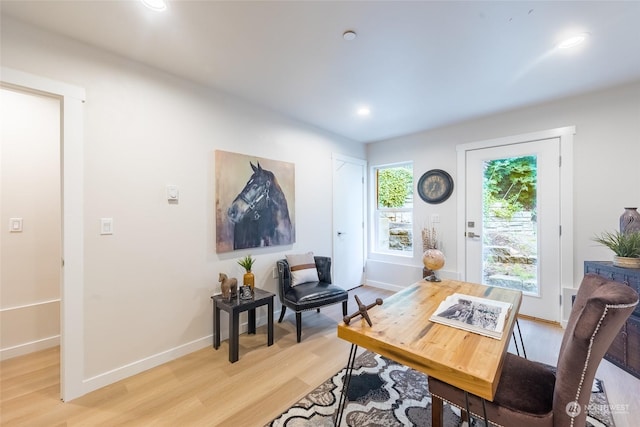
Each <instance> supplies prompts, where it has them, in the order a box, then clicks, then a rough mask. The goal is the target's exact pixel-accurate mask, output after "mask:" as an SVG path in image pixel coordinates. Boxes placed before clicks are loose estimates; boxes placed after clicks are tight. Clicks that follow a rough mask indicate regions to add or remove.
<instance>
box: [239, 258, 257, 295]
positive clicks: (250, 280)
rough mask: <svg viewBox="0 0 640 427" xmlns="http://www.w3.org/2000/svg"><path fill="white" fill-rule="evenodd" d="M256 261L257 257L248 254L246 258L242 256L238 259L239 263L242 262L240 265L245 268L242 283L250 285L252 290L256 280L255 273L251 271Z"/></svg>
mask: <svg viewBox="0 0 640 427" xmlns="http://www.w3.org/2000/svg"><path fill="white" fill-rule="evenodd" d="M255 262H256V260H255V258H251V255H247V256H245V257H244V258H240V259H239V260H238V264H240V266H241V267H242V268H244V270H245V273H244V276H243V277H242V283H243V284H244V286H250V287H251V291H253V287H254V286H255V280H256V278H255V276H254V274H253V273H252V272H251V268H252V267H253V264H254V263H255Z"/></svg>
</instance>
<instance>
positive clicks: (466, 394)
mask: <svg viewBox="0 0 640 427" xmlns="http://www.w3.org/2000/svg"><path fill="white" fill-rule="evenodd" d="M477 397H478V399H480V400H481V401H482V415H483V416H484V425H485V426H487V427H488V426H489V419H488V418H487V405H486V402H485V400H484V397H479V396H477ZM464 404H465V411H467V420H468V423H469V425H471V418H472V417H471V411H469V392H468V391H466V390H465V392H464Z"/></svg>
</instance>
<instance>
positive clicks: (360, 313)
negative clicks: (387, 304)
mask: <svg viewBox="0 0 640 427" xmlns="http://www.w3.org/2000/svg"><path fill="white" fill-rule="evenodd" d="M354 296H355V298H356V302H357V303H358V311H357V312H355V313H353V314H352V315H351V316H344V318H343V319H342V320H343V321H344V324H345V325H348V324H349V322H351V320H352V319H353V318H354V317H357V316H362V318H363V319H364V320H366V321H367V323H368V324H369V326H372V325H373V324H372V323H371V318H369V313H368V312H367V310H369V309H371V308H373V307H375V306H376V305H382V298H376V302H374V303H373V304H369V305H368V306H367V305H364V304H363V303H362V301H360V298H358V295H354Z"/></svg>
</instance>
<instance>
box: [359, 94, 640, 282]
mask: <svg viewBox="0 0 640 427" xmlns="http://www.w3.org/2000/svg"><path fill="white" fill-rule="evenodd" d="M565 126H575V127H576V134H575V138H574V159H573V161H574V177H573V178H574V194H573V206H574V218H573V223H572V224H563V227H567V226H569V227H573V230H574V260H573V266H572V267H573V272H574V281H576V282H577V283H575V285H576V286H577V284H578V283H579V281H580V280H581V278H582V276H583V263H584V261H585V260H611V258H612V255H613V254H612V253H611V252H609V251H608V250H607V249H605V248H603V247H601V246H598V245H597V244H595V243H594V242H592V241H591V238H592V237H593V235H594V234H596V233H600V232H601V231H603V230H615V229H618V219H619V216H620V214H621V213H622V212H623V208H624V207H627V206H640V174H639V173H638V164H639V163H638V162H639V159H640V82H635V83H630V84H628V85H624V86H620V87H615V88H610V89H608V90H602V91H597V92H593V93H590V94H586V95H581V96H575V97H571V98H566V99H561V100H557V101H555V102H549V103H546V104H543V105H537V106H533V107H529V108H523V109H520V110H515V111H511V112H506V113H503V114H497V115H493V116H489V117H485V118H482V119H478V120H473V121H468V122H464V123H459V124H456V125H452V126H448V127H443V128H440V129H435V130H431V131H426V132H421V133H418V134H414V135H409V136H405V137H401V138H395V139H392V140H387V141H381V142H377V143H373V144H369V145H368V146H367V159H368V161H369V165H370V166H375V165H378V164H385V163H392V162H401V161H407V160H413V162H414V180H415V181H417V180H418V179H419V178H420V176H421V175H422V174H423V173H424V172H426V171H427V170H429V169H433V168H438V169H444V170H446V171H448V172H449V173H450V174H451V175H452V176H453V178H454V181H455V182H456V184H457V183H458V182H457V175H458V174H457V170H456V168H457V165H456V145H458V144H464V143H470V142H475V141H482V140H488V139H493V138H499V137H505V136H511V135H520V134H525V133H531V132H537V131H543V130H547V129H555V128H561V127H565ZM457 188H458V187H457V186H456V190H454V194H453V195H452V196H451V198H449V200H447V201H446V202H444V203H442V204H440V205H428V204H426V203H422V202H421V201H420V200H418V201H417V202H416V204H415V213H414V215H415V217H414V221H415V223H416V224H415V225H416V227H417V228H415V229H414V235H415V236H419V230H420V227H421V225H422V221H427V222H428V220H429V218H430V217H431V215H432V214H433V213H438V214H440V218H441V221H442V222H441V223H440V225H439V230H440V231H441V236H442V237H443V240H444V252H445V254H446V258H447V263H446V265H445V267H444V270H445V274H444V275H445V276H446V275H449V274H454V275H455V272H457V271H459V270H461V269H462V267H461V266H459V265H458V264H457V260H456V252H457V247H456V239H457V237H456V236H457V233H463V232H464V230H458V229H456V219H457V217H456V215H457V209H458V207H457V203H456V198H457V193H456V192H457ZM414 245H415V247H417V248H418V249H420V248H421V244H420V241H419V240H418V241H416V242H414ZM418 249H416V251H415V254H414V256H413V258H412V259H411V262H407V260H406V259H402V260H401V261H403V262H404V263H405V264H408V265H412V266H413V267H412V269H411V270H410V273H409V274H419V272H420V271H421V266H422V261H421V254H420V252H421V251H420V250H418ZM376 260H383V261H390V260H389V259H387V258H383V257H380V256H379V255H376V254H370V259H369V261H368V264H369V265H374V266H375V264H376ZM376 267H377V266H376ZM378 270H379V269H378ZM408 271H409V268H405V269H403V272H398V275H397V277H401V278H402V277H403V274H405V275H406V274H407V272H408ZM375 272H376V268H373V269H372V270H369V269H368V271H367V280H371V281H373V282H375V281H381V282H384V281H385V280H393V278H394V276H392V277H391V279H385V278H383V277H382V276H380V275H377V274H375ZM369 273H374V274H369ZM387 276H389V275H387ZM419 277H420V276H417V278H419ZM403 280H404V279H403ZM416 280H417V279H416ZM403 283H406V281H404V282H401V283H397V282H391V283H388V285H389V286H403Z"/></svg>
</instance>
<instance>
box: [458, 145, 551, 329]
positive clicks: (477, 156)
mask: <svg viewBox="0 0 640 427" xmlns="http://www.w3.org/2000/svg"><path fill="white" fill-rule="evenodd" d="M559 159H560V139H559V138H551V139H544V140H539V141H533V142H523V143H520V144H510V145H504V146H498V147H490V148H481V149H476V150H469V151H467V152H466V190H467V195H466V199H467V200H466V216H465V218H466V220H465V229H466V230H465V236H466V238H465V250H466V279H467V280H468V281H470V282H476V283H483V284H486V285H490V286H500V287H505V288H512V289H518V290H521V291H522V292H523V295H524V297H523V301H522V307H521V309H520V313H522V314H525V315H529V316H532V317H536V318H540V319H545V320H549V321H552V322H559V321H560V290H561V286H560V199H559V198H560V162H559Z"/></svg>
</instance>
